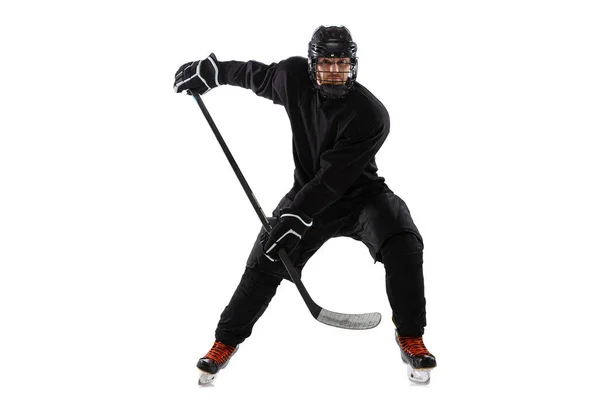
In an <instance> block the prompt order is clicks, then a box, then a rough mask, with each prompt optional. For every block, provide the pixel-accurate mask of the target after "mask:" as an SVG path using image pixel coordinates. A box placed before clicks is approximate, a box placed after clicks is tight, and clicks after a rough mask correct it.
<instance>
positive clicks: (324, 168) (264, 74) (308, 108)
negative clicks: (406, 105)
mask: <svg viewBox="0 0 600 400" xmlns="http://www.w3.org/2000/svg"><path fill="white" fill-rule="evenodd" d="M218 69H219V71H218V73H219V75H220V77H219V80H220V81H221V82H223V83H225V84H228V85H235V86H240V87H243V88H246V89H251V90H252V91H253V92H254V93H256V94H257V95H259V96H261V97H265V98H267V99H269V100H272V101H273V103H275V104H278V105H282V106H284V107H285V110H286V112H287V114H288V117H289V120H290V124H291V128H292V134H293V135H292V136H293V156H294V164H295V170H294V185H293V188H292V190H290V195H291V196H292V197H293V198H294V201H293V203H292V204H291V207H293V208H296V209H299V210H300V211H302V212H304V213H305V214H307V215H309V216H314V215H316V214H319V213H321V212H323V211H324V210H326V209H327V208H328V207H330V206H331V205H332V204H334V203H345V204H348V203H353V202H356V201H357V200H360V199H361V198H365V197H369V196H372V195H374V194H377V193H381V192H383V191H384V190H385V189H387V186H386V185H385V183H384V179H383V177H379V176H378V175H377V165H376V163H375V154H376V153H377V151H378V150H379V149H380V148H381V145H382V144H383V142H384V141H385V139H386V137H387V135H388V133H389V126H390V121H389V115H388V112H387V110H386V109H385V107H384V106H383V104H381V102H380V101H379V100H378V99H377V98H376V97H375V96H374V95H373V94H372V93H371V92H369V91H368V90H367V89H366V88H365V87H364V86H362V85H360V84H359V83H358V82H355V84H354V89H353V90H351V91H350V92H349V93H348V94H347V95H346V96H344V97H343V98H341V99H324V98H322V97H321V96H320V95H319V93H318V90H316V89H315V88H314V86H313V83H312V81H311V80H310V77H309V75H308V60H307V59H306V58H303V57H291V58H288V59H286V60H283V61H281V62H279V63H272V64H270V65H266V64H263V63H260V62H258V61H248V62H239V61H226V62H218Z"/></svg>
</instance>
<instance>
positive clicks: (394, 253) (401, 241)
mask: <svg viewBox="0 0 600 400" xmlns="http://www.w3.org/2000/svg"><path fill="white" fill-rule="evenodd" d="M380 253H381V258H382V261H383V263H384V264H385V263H386V259H387V262H388V263H389V262H393V261H397V260H399V259H402V258H414V256H420V257H421V259H422V257H423V242H422V241H421V239H420V238H419V237H418V236H417V235H415V234H414V233H411V232H403V233H398V234H396V235H393V236H391V237H390V238H389V239H387V240H386V241H385V242H384V243H383V246H381V250H380ZM411 256H412V257H411Z"/></svg>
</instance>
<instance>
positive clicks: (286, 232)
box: [261, 208, 312, 261]
mask: <svg viewBox="0 0 600 400" xmlns="http://www.w3.org/2000/svg"><path fill="white" fill-rule="evenodd" d="M311 226H312V219H311V218H310V217H308V216H307V215H306V214H304V213H303V212H301V211H299V210H295V209H292V208H284V209H282V210H281V212H280V215H279V218H278V219H277V222H276V223H275V226H273V229H272V230H271V233H269V234H267V233H265V234H263V236H262V237H261V244H262V247H263V253H265V256H267V258H268V259H269V260H271V261H279V256H278V255H277V253H278V252H279V249H285V251H286V253H287V254H290V253H291V252H292V251H293V250H294V249H295V248H296V246H298V242H299V241H300V239H302V236H304V234H305V233H306V231H307V230H308V228H310V227H311Z"/></svg>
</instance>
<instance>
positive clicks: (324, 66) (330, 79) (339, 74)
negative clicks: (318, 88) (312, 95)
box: [317, 57, 351, 85]
mask: <svg viewBox="0 0 600 400" xmlns="http://www.w3.org/2000/svg"><path fill="white" fill-rule="evenodd" d="M350 67H351V65H350V58H348V57H342V58H338V57H319V58H318V59H317V83H318V84H319V85H323V84H326V85H343V84H344V83H346V81H347V80H348V77H349V76H350Z"/></svg>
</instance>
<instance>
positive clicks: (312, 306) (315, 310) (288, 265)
mask: <svg viewBox="0 0 600 400" xmlns="http://www.w3.org/2000/svg"><path fill="white" fill-rule="evenodd" d="M192 95H193V96H194V99H196V102H197V103H198V105H199V106H200V109H201V110H202V113H203V114H204V116H205V117H206V120H207V121H208V124H209V125H210V127H211V128H212V130H213V132H214V134H215V136H216V137H217V140H218V141H219V144H220V145H221V148H222V149H223V152H224V153H225V156H226V157H227V160H228V161H229V164H231V168H233V171H234V172H235V175H236V176H237V177H238V180H239V181H240V183H241V184H242V187H243V188H244V192H246V195H247V196H248V199H249V200H250V203H252V207H254V210H255V211H256V214H258V218H259V219H260V222H262V224H263V226H264V228H265V230H266V231H267V232H271V224H269V221H268V220H267V217H266V216H265V213H264V212H263V210H262V208H261V207H260V204H258V200H256V197H254V193H252V189H250V185H248V182H247V181H246V178H244V175H243V174H242V171H241V170H240V168H239V167H238V165H237V163H236V162H235V159H234V158H233V155H232V154H231V151H229V148H228V147H227V144H226V143H225V140H223V136H221V133H220V132H219V129H218V128H217V126H216V125H215V122H214V121H213V119H212V117H211V116H210V113H209V112H208V109H207V108H206V106H205V105H204V102H203V101H202V99H201V98H200V95H199V94H198V93H194V92H192ZM278 255H279V257H280V258H281V261H282V262H283V265H284V266H285V269H286V270H287V272H288V274H290V277H291V278H292V282H294V284H296V287H297V288H298V290H299V291H300V295H301V296H302V298H303V299H304V302H305V303H306V305H307V306H308V309H309V310H310V312H311V314H312V315H313V317H315V318H317V317H318V316H319V313H320V312H321V309H322V308H321V307H320V306H319V305H317V304H316V303H315V302H314V301H313V299H312V298H311V297H310V295H309V294H308V291H307V290H306V288H305V287H304V284H303V283H302V280H301V279H300V276H299V274H298V272H297V271H296V270H295V269H294V268H293V267H292V262H291V260H290V258H289V256H288V255H287V253H286V252H285V250H284V249H280V250H279V252H278Z"/></svg>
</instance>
